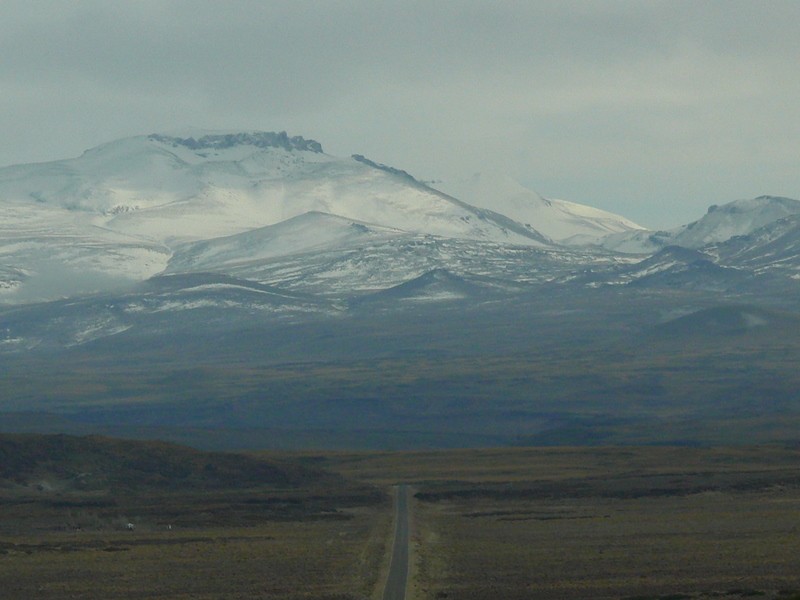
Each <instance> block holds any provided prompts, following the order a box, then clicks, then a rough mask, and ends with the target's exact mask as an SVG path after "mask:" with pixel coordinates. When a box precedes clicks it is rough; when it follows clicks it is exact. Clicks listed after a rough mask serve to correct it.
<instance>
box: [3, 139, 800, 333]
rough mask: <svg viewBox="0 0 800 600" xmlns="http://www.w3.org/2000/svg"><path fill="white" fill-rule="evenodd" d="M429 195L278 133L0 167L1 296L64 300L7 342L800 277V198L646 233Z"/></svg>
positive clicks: (523, 204)
mask: <svg viewBox="0 0 800 600" xmlns="http://www.w3.org/2000/svg"><path fill="white" fill-rule="evenodd" d="M435 187H436V188H441V189H435V188H434V187H431V186H429V185H426V184H424V183H422V182H420V181H418V180H416V179H415V178H414V177H413V176H411V175H409V174H408V173H406V172H405V171H402V170H400V169H397V168H394V167H390V166H386V165H382V164H380V163H377V162H374V161H372V160H370V159H368V158H365V157H363V156H361V155H353V156H351V157H348V158H338V157H334V156H331V155H328V154H326V153H324V152H323V150H322V146H321V145H320V144H319V143H318V142H315V141H313V140H308V139H305V138H302V137H299V136H296V137H290V136H288V135H287V134H285V133H268V132H250V133H241V132H227V133H213V132H202V131H190V132H182V133H178V134H169V135H167V134H152V135H147V136H137V137H132V138H126V139H123V140H118V141H115V142H111V143H109V144H105V145H102V146H98V147H97V148H93V149H91V150H88V151H86V152H85V153H84V154H83V155H82V156H81V157H78V158H74V159H68V160H63V161H56V162H51V163H42V164H33V165H19V166H12V167H7V168H5V169H0V303H2V304H6V305H24V304H29V303H32V302H42V301H53V300H58V301H60V302H61V303H60V304H59V302H56V303H54V304H53V305H52V319H53V320H54V321H53V322H54V323H55V324H54V325H53V328H54V329H50V325H48V324H47V322H46V321H47V317H44V316H43V315H46V314H48V311H50V308H48V307H47V306H45V307H44V308H37V309H36V310H35V311H33V309H31V310H27V309H26V310H27V312H26V310H22V309H20V310H21V312H20V311H17V312H15V313H14V314H15V315H16V316H14V317H13V318H12V317H11V316H10V315H11V313H8V312H7V313H6V315H5V318H6V321H4V322H5V323H6V326H5V334H4V335H5V338H2V335H3V334H0V338H2V339H5V340H6V341H8V340H11V341H12V342H13V343H12V342H9V343H10V344H11V345H10V346H9V347H14V348H17V347H20V348H21V347H28V346H30V345H31V344H38V343H40V342H41V343H44V342H43V341H41V340H44V339H45V338H46V337H47V335H50V334H51V333H53V332H54V331H56V330H59V328H60V331H61V333H60V334H58V336H60V338H59V339H63V340H64V343H78V342H80V341H81V340H90V339H96V338H97V337H98V336H99V337H102V336H105V335H116V334H118V333H120V332H126V335H127V334H129V333H130V332H129V330H131V329H133V330H136V329H137V328H138V329H142V328H147V327H149V326H150V325H148V324H150V323H158V324H159V326H166V325H165V324H170V323H188V322H191V321H192V318H193V317H192V315H201V314H202V315H204V316H203V322H204V323H207V322H208V323H210V322H215V321H219V322H222V323H224V322H226V319H228V318H229V319H230V320H231V322H233V321H235V322H236V323H238V325H236V326H237V327H239V326H242V323H245V322H247V321H248V319H256V320H264V319H267V320H270V319H272V320H278V321H280V320H288V321H292V320H298V319H299V320H302V319H306V318H309V316H310V315H311V316H314V318H316V317H318V316H319V315H326V316H328V317H333V316H335V315H341V314H342V311H344V312H346V311H347V310H359V311H364V310H369V309H370V307H378V308H380V310H386V309H387V307H391V306H393V305H394V306H395V307H396V308H397V309H398V310H401V309H402V310H412V309H413V310H417V309H420V310H421V309H423V308H424V307H425V306H429V305H433V304H444V305H446V304H447V303H454V302H462V303H469V302H472V303H478V304H480V303H483V302H487V303H496V302H498V301H501V300H500V298H502V297H503V296H504V295H505V297H506V298H507V299H508V301H509V302H511V301H512V300H511V298H512V297H516V295H517V294H519V293H525V292H527V291H530V290H532V289H535V288H536V286H572V287H571V288H570V289H571V290H574V291H575V293H581V290H583V289H586V288H589V287H590V288H599V287H609V288H610V287H615V288H617V289H620V290H622V289H633V288H634V287H638V288H640V289H643V288H658V289H666V288H671V289H688V290H707V291H726V292H727V291H731V290H735V291H736V290H742V289H748V290H754V289H755V290H758V289H759V286H762V285H763V282H764V279H763V275H764V273H765V272H767V271H770V272H771V273H773V275H774V277H779V278H783V279H785V280H786V281H788V282H789V285H796V278H797V277H798V273H800V256H798V253H797V252H796V251H795V247H796V241H795V240H796V238H797V236H798V234H797V231H798V229H797V222H796V218H800V217H795V216H794V215H800V202H797V201H795V200H789V199H786V198H773V197H761V198H756V199H754V200H749V201H737V202H733V203H731V204H728V205H724V206H721V207H714V208H713V209H712V210H709V212H708V214H707V215H705V216H704V217H703V218H701V219H700V220H698V221H696V222H695V223H692V224H689V225H687V226H685V227H682V228H679V229H676V230H674V231H669V232H652V231H647V230H644V229H642V228H641V227H639V226H638V225H636V224H635V223H633V222H631V221H629V220H627V219H625V218H624V217H620V216H618V215H613V214H611V213H608V212H605V211H602V210H598V209H594V208H591V207H587V206H582V205H579V204H575V203H571V202H567V201H563V200H550V199H545V198H542V197H541V196H539V195H538V194H536V193H535V192H532V191H530V190H527V189H525V188H524V187H522V186H520V185H519V184H517V183H515V182H513V181H510V180H508V179H503V178H490V177H486V176H480V177H477V178H473V179H472V180H470V181H468V182H466V184H463V183H462V184H461V185H460V186H459V185H441V186H439V184H436V186H435ZM759 228H760V229H759ZM731 236H738V237H733V238H731ZM729 238H730V239H729ZM754 278H759V279H758V280H757V281H756V280H755V279H754ZM147 282H151V283H147ZM152 282H156V283H152ZM167 282H170V283H169V285H167ZM198 282H202V283H198ZM753 282H755V283H753ZM151 284H152V285H153V286H155V288H153V287H148V285H151ZM165 286H166V287H165ZM782 289H783V288H782ZM792 289H793V288H792ZM154 290H155V291H154ZM737 293H738V292H737ZM88 294H95V296H93V297H92V298H86V296H87V295H88ZM65 298H68V299H71V300H69V301H66V303H64V301H63V299H65ZM31 311H32V312H31ZM211 313H214V315H216V316H209V315H210V314H211ZM167 315H170V317H167ZM225 315H227V316H225ZM0 316H2V315H0ZM198 318H199V317H198ZM26 319H28V320H29V321H30V322H28V321H26ZM4 322H2V321H0V328H2V326H3V323H4ZM26 323H27V324H26ZM0 331H2V330H1V329H0ZM25 332H27V333H25ZM34 332H36V333H35V335H34ZM53 335H55V334H53ZM26 336H28V337H30V336H33V338H35V339H37V340H40V342H33V341H31V340H30V339H29V340H28V342H25V343H23V342H19V341H18V340H25V339H27V338H26ZM37 336H38V337H37ZM58 336H56V337H58ZM33 338H31V339H33ZM2 339H0V341H2ZM20 344H21V345H20ZM26 344H27V346H26Z"/></svg>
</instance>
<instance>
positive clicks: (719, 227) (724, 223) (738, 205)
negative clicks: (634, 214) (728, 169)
mask: <svg viewBox="0 0 800 600" xmlns="http://www.w3.org/2000/svg"><path fill="white" fill-rule="evenodd" d="M795 214H800V201H798V200H793V199H791V198H782V197H779V196H759V197H758V198H753V199H750V200H735V201H733V202H729V203H727V204H723V205H722V206H717V205H713V206H711V207H709V209H708V212H707V213H706V214H705V215H703V217H701V218H700V219H698V220H696V221H692V222H691V223H689V224H687V225H683V226H681V227H678V228H676V229H672V230H670V231H629V232H620V233H614V234H611V235H609V236H607V237H606V238H605V239H603V240H602V245H603V247H605V248H607V249H609V250H614V251H617V252H630V253H639V254H644V253H651V252H655V251H657V250H659V249H660V248H663V247H665V246H683V247H684V248H695V249H699V248H702V247H704V246H708V245H711V244H718V243H722V242H725V241H727V240H729V239H731V238H734V237H736V236H743V235H749V234H751V233H753V232H754V231H756V230H758V229H760V228H761V227H764V226H765V225H768V224H770V223H774V222H775V221H778V220H779V219H782V218H784V217H787V216H790V215H795Z"/></svg>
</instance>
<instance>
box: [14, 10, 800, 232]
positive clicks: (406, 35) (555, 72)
mask: <svg viewBox="0 0 800 600" xmlns="http://www.w3.org/2000/svg"><path fill="white" fill-rule="evenodd" d="M2 10H3V13H4V14H3V18H2V19H0V53H2V55H3V56H4V57H6V59H5V60H3V61H2V62H0V86H2V89H3V94H2V95H1V96H0V108H2V112H1V113H0V131H2V132H3V142H2V143H0V163H4V164H8V163H11V162H23V161H29V160H44V159H51V158H57V157H62V156H66V155H70V154H76V153H78V152H79V151H81V150H83V149H85V148H86V147H89V146H91V145H94V144H97V143H101V142H103V141H107V140H109V139H112V138H114V137H119V136H122V135H131V134H138V133H149V132H152V131H157V130H163V129H170V128H175V127H182V126H185V125H194V126H199V127H207V128H229V127H247V128H261V129H288V130H290V131H291V132H292V133H296V134H302V135H304V136H307V137H313V138H316V139H319V141H321V142H322V143H323V146H324V147H325V148H326V149H328V150H329V151H334V152H339V153H342V154H350V153H354V152H357V153H363V154H367V155H372V156H374V157H375V158H376V159H378V160H380V161H381V162H389V163H393V164H396V165H397V166H398V167H401V168H404V169H407V170H409V171H411V172H414V173H417V174H419V175H420V176H422V177H425V178H435V177H437V176H442V175H452V174H456V173H459V172H464V173H468V172H470V171H472V170H477V169H480V168H484V167H485V168H498V169H506V170H508V171H510V174H511V175H512V176H515V177H517V178H518V179H521V180H523V181H524V182H525V183H528V184H530V185H531V186H532V187H534V188H537V189H539V190H540V191H542V192H543V193H548V194H552V195H560V196H567V197H569V195H570V194H574V195H573V196H572V197H570V199H572V200H575V201H578V202H585V203H588V204H594V205H597V206H601V207H603V208H607V209H609V210H618V211H623V210H630V209H631V208H632V209H633V210H634V214H631V213H627V214H628V216H631V217H632V218H634V219H639V220H644V221H648V220H650V219H649V217H648V215H653V217H655V215H656V212H657V211H655V210H654V209H653V210H651V209H649V208H648V202H651V201H652V200H651V199H650V198H652V197H653V196H654V195H658V196H659V197H660V198H661V200H660V202H661V204H662V205H663V204H664V203H665V202H667V199H669V198H671V197H677V195H678V194H683V195H687V194H688V195H691V196H693V197H694V199H693V200H691V201H689V200H687V201H686V202H687V203H688V204H687V205H686V206H687V208H686V209H685V210H683V212H681V217H680V218H681V220H684V221H685V220H689V218H693V217H694V216H697V215H698V214H702V211H703V210H704V209H705V206H700V200H698V199H697V198H701V197H702V198H705V197H708V196H711V195H714V194H730V193H734V194H736V190H742V194H743V193H745V191H744V190H749V189H750V187H749V186H748V185H747V184H748V182H749V181H753V182H756V181H758V184H759V185H765V186H767V187H769V185H770V184H772V185H773V186H774V187H775V188H778V189H772V188H770V189H759V190H757V193H778V192H780V193H784V194H787V195H790V196H791V195H794V196H798V195H800V179H799V178H800V176H798V175H797V174H796V172H797V171H798V169H796V168H793V169H790V168H789V165H787V159H786V158H783V159H782V157H781V153H783V152H784V151H785V149H786V148H788V147H790V146H791V143H792V141H793V140H796V139H797V133H798V131H797V128H798V125H796V124H797V123H800V108H798V106H800V84H799V83H798V82H797V77H796V75H795V73H794V71H795V69H796V67H795V65H796V64H797V62H798V59H800V41H799V40H800V38H798V36H796V34H795V31H794V29H795V27H796V24H797V23H798V22H800V3H797V2H793V1H780V0H774V1H771V2H752V1H742V0H725V1H711V0H708V1H702V2H698V1H696V0H691V1H686V0H670V1H653V2H640V1H638V0H637V1H633V0H607V1H602V2H600V1H598V2H585V1H564V0H562V1H558V2H554V1H540V2H515V1H506V2H488V1H474V0H472V1H470V0H463V1H459V2H456V1H452V2H423V1H403V2H399V1H398V2H383V3H370V2H365V1H354V0H353V1H346V0H341V1H319V2H304V1H294V2H288V1H287V2H284V1H277V0H272V1H268V2H263V1H245V0H242V1H239V2H235V3H219V2H202V1H197V0H193V1H189V0H175V1H166V2H163V1H158V2H156V1H153V0H140V1H136V2H133V1H131V2H114V3H108V2H100V1H82V2H71V3H64V2H45V3H36V2H25V3H23V2H18V1H11V2H6V3H4V7H3V9H2ZM754 149H755V150H754ZM754 157H755V158H754ZM748 161H752V163H751V164H750V165H748ZM788 162H791V161H788ZM703 163H705V164H707V165H719V166H718V167H716V166H714V167H713V168H715V169H716V168H718V169H719V170H720V172H724V169H725V168H727V169H728V170H730V171H731V177H730V183H729V184H727V186H721V187H719V188H717V191H716V192H714V191H713V190H711V187H710V186H711V183H706V182H703V181H701V180H700V178H698V177H697V175H696V173H698V172H702V164H703ZM749 167H752V168H749ZM748 171H749V172H748ZM642 173H647V174H648V176H649V177H650V178H651V179H652V180H653V181H659V182H660V183H659V184H658V185H657V186H655V185H654V186H652V187H653V188H658V189H657V190H652V191H651V192H650V193H648V195H647V196H648V198H645V199H640V198H639V194H641V193H642V189H644V188H646V186H645V185H644V183H643V184H642V185H633V184H631V183H626V182H635V181H638V180H639V179H640V178H641V177H642ZM764 173H771V174H772V175H773V177H772V178H771V179H769V180H765V179H764V178H763V177H761V175H762V174H764ZM748 177H749V179H748ZM681 180H683V182H681ZM670 181H673V182H674V183H670ZM686 181H690V183H689V184H687V183H686ZM691 182H693V183H691ZM558 186H562V187H561V188H560V189H559V188H558ZM626 186H627V187H626ZM687 186H688V187H687ZM626 190H627V192H626ZM737 197H738V195H737ZM730 199H733V198H726V197H722V198H719V197H716V196H715V197H714V201H715V202H719V201H722V202H724V201H727V200H730ZM690 206H691V207H696V209H695V210H694V212H695V214H692V215H690V214H688V213H689V211H690V208H689V207H690ZM659 218H660V217H659Z"/></svg>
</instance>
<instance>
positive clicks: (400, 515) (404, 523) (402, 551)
mask: <svg viewBox="0 0 800 600" xmlns="http://www.w3.org/2000/svg"><path fill="white" fill-rule="evenodd" d="M408 543H409V539H408V486H405V485H400V486H398V487H397V501H396V503H395V529H394V545H393V546H392V562H391V563H390V565H389V577H387V578H386V587H385V588H384V590H383V600H405V597H406V583H407V582H408Z"/></svg>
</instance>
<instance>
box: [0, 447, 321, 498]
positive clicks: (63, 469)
mask: <svg viewBox="0 0 800 600" xmlns="http://www.w3.org/2000/svg"><path fill="white" fill-rule="evenodd" d="M334 479H337V478H336V477H335V476H333V475H330V474H328V473H325V472H323V471H320V470H314V469H310V468H308V467H304V466H302V465H299V464H297V463H294V462H291V461H279V460H266V459H258V458H254V457H251V456H246V455H241V454H227V453H213V452H201V451H199V450H194V449H192V448H188V447H185V446H179V445H175V444H170V443H166V442H157V441H147V442H144V441H131V440H120V439H114V438H108V437H101V436H87V437H76V436H68V435H32V434H0V486H2V487H17V486H24V487H33V488H36V489H39V490H40V491H48V490H53V491H90V490H106V489H111V490H117V491H121V490H162V491H171V490H214V489H225V490H231V489H247V488H256V487H264V486H267V487H270V486H271V487H281V488H287V487H288V488H290V487H300V486H306V485H310V484H315V483H324V482H325V481H329V482H331V483H333V480H334Z"/></svg>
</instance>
